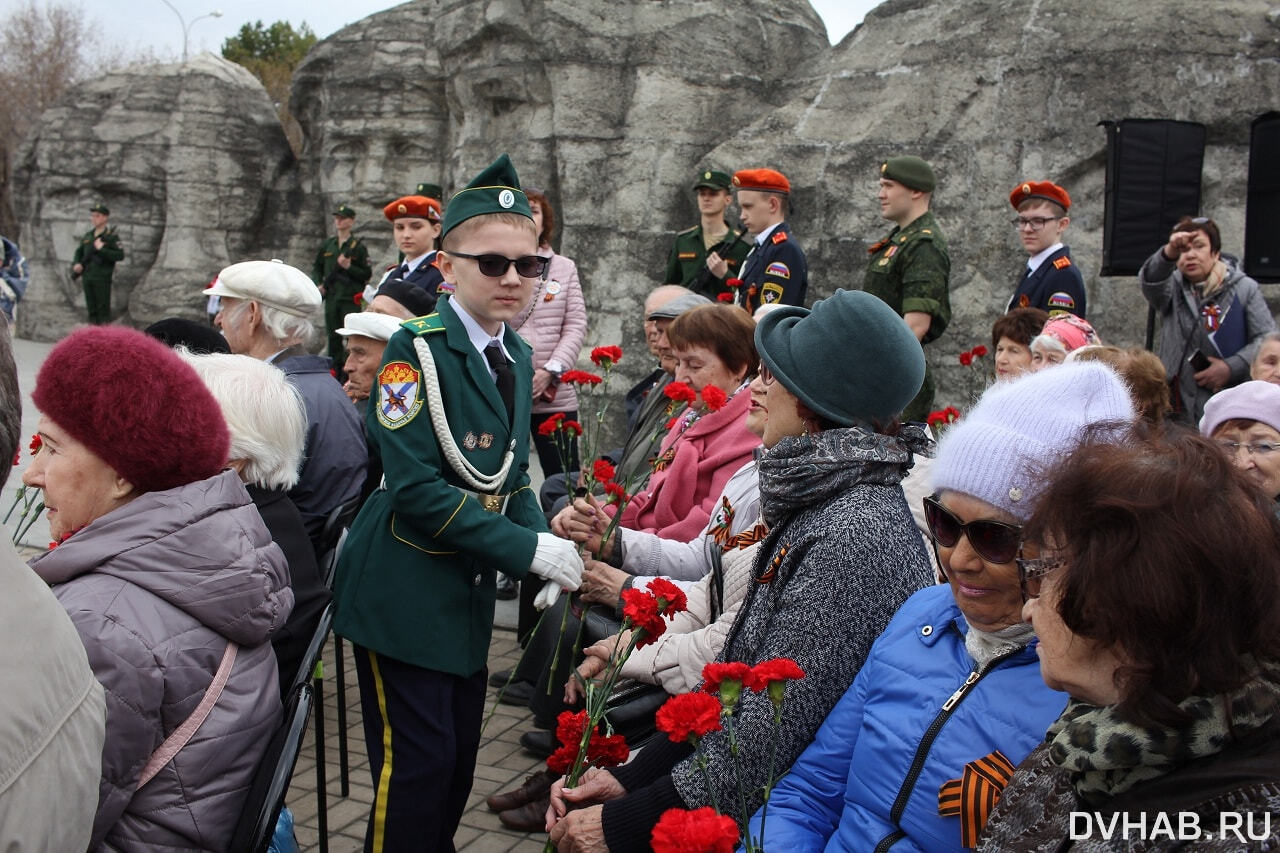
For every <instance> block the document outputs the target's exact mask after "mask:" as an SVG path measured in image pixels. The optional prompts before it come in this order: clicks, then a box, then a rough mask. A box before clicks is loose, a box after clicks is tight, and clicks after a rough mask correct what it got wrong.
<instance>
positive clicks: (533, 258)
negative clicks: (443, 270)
mask: <svg viewBox="0 0 1280 853" xmlns="http://www.w3.org/2000/svg"><path fill="white" fill-rule="evenodd" d="M445 251H446V253H447V254H448V255H449V256H450V257H453V258H469V259H471V260H473V261H475V262H476V266H478V267H479V268H480V273H481V275H487V276H489V278H502V276H504V275H506V274H507V270H509V269H511V267H512V266H513V265H514V266H515V268H516V275H518V276H520V277H521V278H538V277H539V276H541V275H542V273H543V271H544V270H546V268H547V264H549V263H550V262H551V259H550V258H544V257H542V256H541V255H525V256H524V257H521V258H508V257H504V256H503V255H468V254H467V253H466V252H450V251H448V250H447V249H446V250H445Z"/></svg>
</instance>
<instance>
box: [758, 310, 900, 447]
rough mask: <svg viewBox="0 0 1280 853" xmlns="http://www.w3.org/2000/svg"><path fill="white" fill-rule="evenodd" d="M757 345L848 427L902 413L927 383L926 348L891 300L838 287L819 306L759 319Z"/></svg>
mask: <svg viewBox="0 0 1280 853" xmlns="http://www.w3.org/2000/svg"><path fill="white" fill-rule="evenodd" d="M756 349H757V350H758V351H759V353H760V359H761V360H762V361H763V362H764V363H765V366H766V367H768V368H769V370H770V372H772V373H773V375H774V377H775V378H776V379H777V381H779V382H781V383H782V384H783V385H784V386H786V388H787V390H788V391H790V392H791V393H792V394H795V395H796V397H798V398H799V399H800V402H802V403H804V404H805V405H806V406H808V407H809V408H810V409H812V410H813V411H814V412H815V413H817V414H819V415H821V416H822V417H824V418H826V419H827V420H829V421H833V422H835V423H837V424H840V425H842V426H853V425H854V424H859V423H869V422H871V421H878V422H880V423H881V424H886V423H888V422H889V421H891V420H893V419H894V418H896V417H898V415H900V414H901V413H902V410H903V409H905V408H906V406H907V404H908V403H910V402H911V400H912V399H913V398H914V397H915V396H916V394H917V393H918V392H919V391H920V386H921V384H922V383H923V382H924V350H922V349H921V348H920V342H919V341H917V340H916V336H915V335H914V334H913V333H912V332H911V329H909V328H908V327H907V324H906V323H905V322H904V321H903V319H902V318H901V317H899V316H898V314H897V312H895V311H894V310H893V309H892V308H890V307H889V306H888V305H886V304H885V303H884V301H883V300H881V299H879V298H877V297H875V296H872V295H871V294H869V293H864V292H863V291H861V290H837V291H836V292H835V294H834V295H833V296H831V297H830V298H829V299H822V300H819V301H818V302H815V303H814V305H813V308H812V309H808V308H799V307H796V306H791V305H788V306H783V307H781V308H776V309H774V310H773V311H770V312H769V313H768V314H766V315H765V316H764V317H763V318H762V319H761V320H760V322H759V323H757V324H756Z"/></svg>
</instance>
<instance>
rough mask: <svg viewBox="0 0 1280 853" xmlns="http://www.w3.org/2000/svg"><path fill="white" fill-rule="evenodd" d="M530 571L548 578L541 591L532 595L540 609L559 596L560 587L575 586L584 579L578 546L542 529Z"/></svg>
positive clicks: (548, 605)
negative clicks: (535, 595) (534, 595)
mask: <svg viewBox="0 0 1280 853" xmlns="http://www.w3.org/2000/svg"><path fill="white" fill-rule="evenodd" d="M529 571H530V572H531V573H533V574H535V575H537V576H538V577H540V578H546V580H547V583H546V584H544V585H543V587H542V591H541V592H539V593H538V595H537V597H536V598H534V599H533V606H534V607H536V608H538V609H539V610H543V609H545V608H547V607H550V606H551V605H552V604H554V603H555V600H556V599H557V598H559V597H560V590H561V588H564V589H568V590H574V589H577V588H578V586H579V585H581V583H582V557H581V556H580V555H579V554H578V548H577V546H576V545H574V544H573V543H572V542H570V541H568V540H567V539H561V538H560V537H559V536H556V535H555V534H554V533H539V534H538V545H537V547H536V548H534V551H533V562H532V563H531V564H530V565H529Z"/></svg>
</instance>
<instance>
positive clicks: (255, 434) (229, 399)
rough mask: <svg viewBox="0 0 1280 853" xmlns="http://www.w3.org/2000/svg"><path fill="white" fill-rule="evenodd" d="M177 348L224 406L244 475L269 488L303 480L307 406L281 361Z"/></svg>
mask: <svg viewBox="0 0 1280 853" xmlns="http://www.w3.org/2000/svg"><path fill="white" fill-rule="evenodd" d="M175 352H177V353H178V355H179V356H181V357H182V359H183V360H184V361H186V362H187V364H190V365H191V366H192V368H194V369H195V371H196V373H197V374H199V376H200V379H201V380H202V381H203V382H204V384H205V385H206V386H207V387H208V388H209V392H210V393H211V394H213V398H214V399H215V400H217V401H218V405H219V406H220V407H221V408H222V416H223V418H225V419H226V421H227V429H228V430H229V431H230V432H231V450H230V451H229V454H228V455H229V457H230V460H231V461H236V460H243V462H244V467H243V468H242V469H241V471H240V479H241V480H243V481H244V482H246V483H250V484H252V485H255V486H261V487H262V488H264V489H291V488H293V487H294V485H296V484H297V482H298V469H299V468H300V467H301V465H302V449H303V444H304V442H305V440H306V434H307V410H306V406H305V404H304V403H303V401H302V395H301V394H299V393H298V389H297V388H294V387H293V384H292V383H290V382H289V380H288V379H287V378H286V377H285V375H284V373H283V372H282V371H281V370H280V369H279V368H277V367H274V366H273V365H270V364H268V363H266V362H265V361H259V360H258V359H256V358H251V357H249V356H247V355H227V354H225V353H209V354H201V355H196V354H195V353H192V352H190V351H188V350H187V349H185V348H183V347H178V348H177V349H176V350H175Z"/></svg>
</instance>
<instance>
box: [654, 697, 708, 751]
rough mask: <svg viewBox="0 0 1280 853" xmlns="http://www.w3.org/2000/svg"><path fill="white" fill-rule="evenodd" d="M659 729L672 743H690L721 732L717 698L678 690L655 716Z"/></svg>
mask: <svg viewBox="0 0 1280 853" xmlns="http://www.w3.org/2000/svg"><path fill="white" fill-rule="evenodd" d="M654 725H655V726H657V729H658V731H660V732H663V733H665V734H666V736H667V737H669V738H671V742H672V743H686V742H687V743H691V744H693V745H694V746H697V745H698V741H699V740H700V739H702V738H704V737H706V736H707V735H708V734H710V733H711V732H717V731H720V728H721V725H720V700H719V699H717V698H716V697H714V696H711V695H710V694H707V693H681V694H680V695H678V696H672V697H671V698H670V699H668V700H667V701H666V702H665V703H664V704H663V706H662V707H661V708H659V709H658V713H657V714H656V715H655V716H654Z"/></svg>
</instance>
